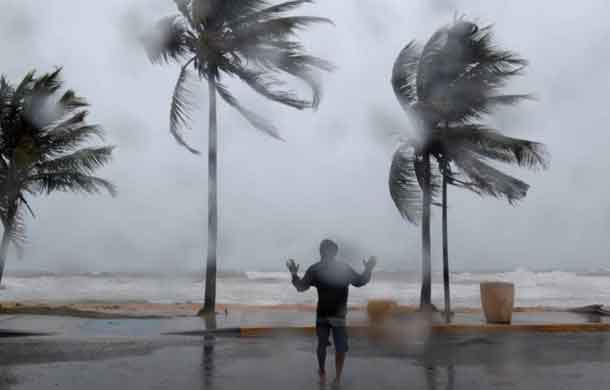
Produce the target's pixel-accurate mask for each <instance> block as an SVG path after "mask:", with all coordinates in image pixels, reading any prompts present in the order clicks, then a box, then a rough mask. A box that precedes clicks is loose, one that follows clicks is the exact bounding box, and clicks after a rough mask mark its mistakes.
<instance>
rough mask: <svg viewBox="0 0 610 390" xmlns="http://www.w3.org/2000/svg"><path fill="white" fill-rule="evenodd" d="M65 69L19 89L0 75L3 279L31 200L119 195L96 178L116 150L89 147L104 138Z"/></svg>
mask: <svg viewBox="0 0 610 390" xmlns="http://www.w3.org/2000/svg"><path fill="white" fill-rule="evenodd" d="M60 73H61V69H57V70H55V71H54V72H51V73H47V74H43V75H41V76H39V77H36V74H35V73H34V72H30V73H28V74H27V75H26V76H25V77H24V78H23V80H22V81H21V82H20V83H19V84H18V85H16V86H15V85H12V84H10V83H9V82H8V81H7V79H6V78H5V77H4V76H2V77H0V218H1V219H2V224H3V225H4V232H3V234H2V243H1V244H0V281H1V280H2V275H3V272H4V265H5V262H6V257H7V251H8V248H9V244H10V243H11V242H12V243H13V244H15V245H16V246H17V248H18V249H20V248H22V245H23V243H24V239H25V237H24V213H25V209H27V210H29V212H30V213H31V214H32V215H34V214H33V211H32V209H31V208H30V204H29V202H28V198H29V197H30V196H36V195H43V194H44V195H48V194H50V193H52V192H55V191H70V192H83V193H88V194H92V193H99V192H101V191H102V190H106V191H108V192H109V193H110V194H111V195H114V194H115V193H116V191H115V187H114V186H113V185H112V184H111V183H110V182H108V181H107V180H104V179H101V178H99V177H97V176H93V173H94V172H95V170H97V169H98V168H100V167H102V166H103V165H105V164H107V163H108V162H109V161H110V159H111V156H112V150H113V147H112V146H85V144H86V143H88V142H89V141H91V140H92V139H93V138H96V137H97V138H100V139H101V138H102V136H103V131H102V129H101V128H100V127H99V126H94V125H90V124H87V123H86V118H87V115H88V112H87V111H86V109H87V107H88V106H89V105H88V103H87V102H86V100H85V99H83V98H82V97H79V96H78V95H76V93H74V91H72V90H67V91H65V92H64V93H63V94H62V95H61V96H57V94H58V92H59V90H60V89H62V86H63V82H62V81H61V79H60Z"/></svg>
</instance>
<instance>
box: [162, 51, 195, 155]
mask: <svg viewBox="0 0 610 390" xmlns="http://www.w3.org/2000/svg"><path fill="white" fill-rule="evenodd" d="M191 62H192V61H189V62H187V63H186V64H185V65H184V66H183V67H182V69H181V70H180V75H179V76H178V80H177V81H176V87H175V88H174V94H173V95H172V103H171V108H170V114H169V131H170V133H171V134H172V136H173V137H174V139H175V140H176V142H178V144H180V145H182V146H184V147H185V148H186V149H187V150H188V151H189V152H191V153H193V154H199V151H198V150H197V149H194V148H192V147H191V146H190V145H189V144H188V143H187V142H186V140H185V139H184V137H183V136H182V129H184V128H187V129H188V128H190V122H191V110H192V109H193V108H194V105H195V103H194V99H193V93H192V91H191V90H190V89H189V87H188V85H187V84H188V83H189V77H190V72H189V70H188V66H189V65H190V63H191Z"/></svg>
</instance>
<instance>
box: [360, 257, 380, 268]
mask: <svg viewBox="0 0 610 390" xmlns="http://www.w3.org/2000/svg"><path fill="white" fill-rule="evenodd" d="M362 263H363V264H364V268H366V269H367V270H369V271H372V270H373V268H375V266H376V265H377V257H375V256H371V257H369V259H368V261H367V260H362Z"/></svg>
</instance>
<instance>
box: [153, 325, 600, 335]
mask: <svg viewBox="0 0 610 390" xmlns="http://www.w3.org/2000/svg"><path fill="white" fill-rule="evenodd" d="M430 330H431V332H432V333H434V334H468V333H470V334H472V333H487V334H489V333H593V332H610V324H606V323H597V324H517V325H499V324H484V325H481V324H472V325H464V324H460V325H456V324H449V325H444V324H435V325H432V326H431V327H430ZM348 332H349V334H350V336H356V337H362V336H378V335H383V333H384V332H385V329H384V328H376V327H371V326H368V325H355V326H348ZM390 332H391V331H390ZM315 334H316V328H315V326H313V325H310V326H279V327H271V326H244V327H239V328H226V329H217V330H194V331H186V332H170V333H163V335H173V336H206V335H214V336H233V337H236V336H237V337H270V336H276V337H277V336H279V337H281V336H313V335H315Z"/></svg>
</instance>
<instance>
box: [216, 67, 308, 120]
mask: <svg viewBox="0 0 610 390" xmlns="http://www.w3.org/2000/svg"><path fill="white" fill-rule="evenodd" d="M225 69H226V70H227V71H230V72H231V74H234V75H236V76H237V77H239V78H240V79H241V80H242V81H243V82H245V83H246V84H248V86H250V88H252V89H253V90H254V91H256V92H257V93H259V94H260V95H262V96H264V97H266V98H267V99H269V100H272V101H275V102H277V103H281V104H284V105H286V106H290V107H293V108H296V109H299V110H302V109H304V108H309V107H311V106H312V102H309V101H307V100H303V99H300V98H299V97H298V95H297V94H296V93H294V92H293V91H289V90H286V89H285V86H286V83H285V82H283V81H281V80H279V79H278V78H276V77H274V76H273V75H272V74H270V72H262V71H256V70H251V69H248V68H246V67H244V66H241V65H239V64H232V65H230V66H227V67H225Z"/></svg>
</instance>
